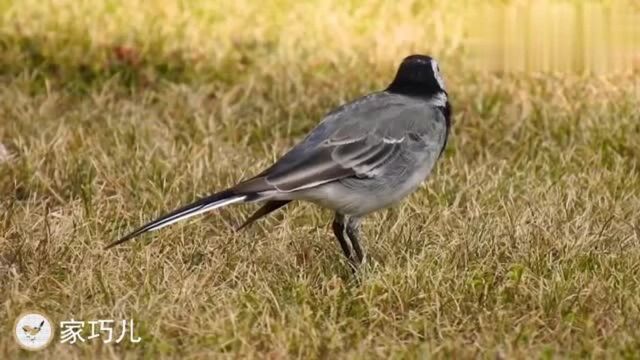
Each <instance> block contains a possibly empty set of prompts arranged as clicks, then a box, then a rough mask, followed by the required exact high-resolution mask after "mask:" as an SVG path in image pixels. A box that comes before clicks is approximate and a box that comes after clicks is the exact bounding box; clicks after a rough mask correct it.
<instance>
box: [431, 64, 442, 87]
mask: <svg viewBox="0 0 640 360" xmlns="http://www.w3.org/2000/svg"><path fill="white" fill-rule="evenodd" d="M431 69H432V70H433V76H435V78H436V81H437V82H438V85H440V88H441V89H442V90H445V87H444V79H443V78H442V75H440V67H439V66H438V62H437V61H435V60H434V59H431Z"/></svg>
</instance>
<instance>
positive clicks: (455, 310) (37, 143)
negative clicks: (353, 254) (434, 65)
mask: <svg viewBox="0 0 640 360" xmlns="http://www.w3.org/2000/svg"><path fill="white" fill-rule="evenodd" d="M0 13H1V18H0V20H1V24H0V145H2V146H3V149H4V150H3V149H0V279H2V280H3V281H0V309H1V310H0V324H1V325H0V326H2V334H8V333H9V332H10V331H11V330H10V328H9V327H10V326H11V325H12V324H13V321H14V319H15V318H16V317H17V316H18V314H20V312H22V311H23V310H24V309H33V308H36V309H41V310H43V311H44V312H45V313H47V314H48V315H49V316H50V317H52V318H53V320H54V321H60V320H65V319H70V318H74V319H83V320H92V319H116V320H118V319H128V318H134V319H135V320H136V324H137V325H139V327H138V328H137V329H138V330H139V333H138V334H139V335H140V336H142V337H143V338H144V340H143V342H142V343H141V344H137V345H134V344H121V345H117V346H113V345H108V346H107V345H103V344H101V343H100V342H93V343H91V344H82V345H78V346H68V345H64V344H59V343H57V342H54V344H53V345H52V346H51V347H50V348H48V349H47V350H46V351H45V355H46V356H49V357H51V358H56V359H58V358H87V357H102V358H119V357H121V358H139V357H153V358H157V357H161V358H162V357H164V358H178V357H179V358H211V357H223V358H229V357H243V358H244V357H247V358H260V359H262V358H271V359H278V358H289V357H300V358H422V357H431V356H436V357H459V358H466V357H477V356H481V355H484V356H485V357H491V358H526V357H531V356H535V357H540V358H553V357H579V356H588V355H590V354H593V355H594V356H596V357H628V358H634V357H637V355H638V354H639V353H640V341H639V339H640V333H639V328H638V326H637V324H638V323H640V310H639V309H640V283H639V281H640V267H639V266H638V264H640V223H638V215H637V214H638V213H640V187H639V186H638V184H639V183H640V171H639V169H640V164H639V162H638V159H640V148H639V147H638V138H640V114H639V113H638V109H639V108H640V100H639V99H640V85H639V84H638V70H639V69H638V50H639V48H638V47H639V42H638V25H637V24H638V23H639V22H638V14H639V13H640V10H639V9H638V5H637V2H634V1H631V0H629V1H625V0H618V1H560V0H558V1H551V0H539V1H531V2H527V1H497V0H496V1H482V2H481V1H470V0H469V1H464V0H459V1H442V0H441V1H408V0H399V1H337V0H327V1H305V2H300V1H290V0H280V1H265V2H257V1H247V0H244V1H243V0H237V1H204V0H194V1H168V0H161V1H153V2H151V1H142V0H138V1H125V0H95V1H87V0H84V1H82V0H49V1H38V0H15V1H8V0H0ZM414 52H420V53H428V54H431V55H433V56H434V57H436V58H438V59H439V60H440V66H441V69H442V71H443V73H444V77H445V80H446V82H447V86H448V90H449V94H450V96H451V99H452V101H453V106H454V111H455V117H454V128H453V134H452V137H451V140H450V142H449V145H448V148H447V151H446V153H445V156H444V157H443V158H442V160H441V161H440V163H439V165H438V167H437V169H436V172H435V173H434V174H433V176H432V177H431V178H430V180H429V181H428V183H427V184H426V185H425V186H424V187H422V188H421V189H419V190H418V191H417V192H416V194H414V195H412V196H411V197H410V199H408V201H406V202H404V203H403V204H402V205H400V206H397V207H395V208H393V209H390V210H387V211H382V212H379V213H377V214H375V215H372V216H371V217H369V218H368V219H367V220H366V221H365V224H364V228H363V231H364V234H363V235H364V236H363V237H364V239H363V242H364V245H365V247H366V249H367V250H368V251H369V254H370V255H371V257H372V259H374V261H373V263H372V264H371V266H370V267H368V268H367V269H365V270H363V274H362V278H361V282H360V283H359V284H355V283H353V282H351V280H350V279H351V278H350V274H349V271H348V268H347V267H346V265H345V264H344V262H343V260H342V256H341V254H340V250H339V248H338V246H337V244H336V243H335V240H334V239H333V237H332V236H331V233H330V229H329V228H328V227H327V226H326V224H328V222H329V220H330V218H331V214H329V213H328V212H326V211H321V210H319V209H317V208H315V207H312V206H309V205H304V204H298V205H292V206H290V207H289V209H287V216H286V217H283V216H282V214H280V215H276V216H273V217H270V218H269V219H265V220H264V221H261V222H260V223H259V224H257V225H256V226H254V227H252V228H251V229H249V231H246V232H242V233H235V232H234V231H233V228H234V226H235V225H237V224H239V223H241V222H242V220H243V219H244V218H245V217H246V216H247V214H248V213H249V212H250V211H251V210H253V207H252V206H239V207H233V208H230V209H225V210H223V211H219V212H216V213H215V214H212V215H211V216H203V217H202V218H200V219H198V220H197V221H195V220H194V221H192V222H187V223H185V224H181V225H176V226H173V227H169V228H167V229H163V231H162V232H158V233H154V234H153V235H150V236H146V237H144V238H143V239H140V240H139V241H137V242H133V243H131V244H129V245H127V246H123V247H121V248H118V249H115V250H114V251H109V252H105V251H103V250H102V246H103V245H104V244H106V243H109V242H111V241H112V240H113V239H114V238H117V237H118V236H119V235H122V234H123V233H124V232H125V231H127V230H129V229H130V228H131V227H133V226H136V225H139V224H140V223H142V222H144V221H145V220H148V219H150V218H151V217H153V215H158V214H159V213H162V212H164V211H165V210H168V209H171V208H174V207H176V206H177V205H179V204H182V203H185V202H187V201H190V200H193V199H194V198H195V197H196V196H198V195H202V194H205V193H207V192H209V191H213V190H216V189H217V190H219V189H221V188H224V187H225V186H228V185H230V184H231V183H233V182H235V181H237V180H238V179H240V178H243V177H246V176H249V175H251V174H254V173H256V172H258V171H260V170H261V169H263V168H264V167H265V166H267V165H268V164H269V163H270V162H271V161H273V159H275V158H276V157H277V156H278V155H280V154H282V153H283V152H284V151H285V150H286V149H287V148H289V147H290V146H291V145H292V144H293V143H294V142H295V141H296V140H297V139H299V138H300V137H301V136H303V135H304V134H305V133H306V132H307V131H308V130H309V129H310V128H312V127H313V126H314V125H315V124H316V123H317V121H318V120H319V119H320V118H321V117H322V115H323V114H325V113H326V112H327V111H328V110H329V109H331V108H333V107H335V106H337V105H339V104H341V103H344V102H345V101H349V100H351V99H354V98H356V97H358V96H361V95H362V94H365V93H368V92H371V91H374V90H377V89H381V88H383V87H384V86H386V85H387V84H388V82H389V81H390V79H391V78H392V76H393V74H394V72H395V68H396V66H397V65H398V63H399V62H400V60H401V59H402V58H403V57H404V56H406V55H407V54H409V53H414ZM151 240H154V241H153V242H151ZM150 242H151V243H150ZM38 355H39V354H36V355H34V356H33V357H37V356H38ZM16 356H25V357H26V356H27V354H26V353H24V352H22V351H20V350H19V349H18V348H17V345H16V344H15V343H14V341H13V339H11V337H7V336H3V337H2V339H0V358H14V357H16Z"/></svg>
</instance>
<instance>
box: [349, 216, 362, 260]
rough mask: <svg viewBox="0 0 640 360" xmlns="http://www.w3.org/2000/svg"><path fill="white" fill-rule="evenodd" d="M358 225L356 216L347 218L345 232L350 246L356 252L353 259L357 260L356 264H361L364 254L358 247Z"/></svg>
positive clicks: (358, 221) (358, 220)
mask: <svg viewBox="0 0 640 360" xmlns="http://www.w3.org/2000/svg"><path fill="white" fill-rule="evenodd" d="M358 225H360V219H358V218H354V217H350V218H349V219H348V220H347V224H346V230H347V231H346V233H347V237H348V238H349V241H350V242H351V247H352V248H353V251H354V252H355V253H356V259H354V260H356V261H357V263H356V266H358V265H360V264H362V262H363V261H364V258H365V254H364V252H363V251H362V248H361V247H360V240H359V239H358V233H359V231H358Z"/></svg>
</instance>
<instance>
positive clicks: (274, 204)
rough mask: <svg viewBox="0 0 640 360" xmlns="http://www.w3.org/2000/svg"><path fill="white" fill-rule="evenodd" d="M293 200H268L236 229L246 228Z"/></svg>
mask: <svg viewBox="0 0 640 360" xmlns="http://www.w3.org/2000/svg"><path fill="white" fill-rule="evenodd" d="M290 202H291V200H272V201H267V203H266V204H264V205H262V206H261V207H260V209H258V210H256V212H254V213H253V215H251V216H249V218H248V219H247V220H245V222H244V223H243V224H242V225H240V226H239V227H238V228H237V229H236V231H240V230H242V229H244V228H245V227H247V226H249V225H251V224H252V223H253V222H254V221H256V220H258V219H260V218H261V217H263V216H265V215H267V214H269V213H271V212H273V211H276V210H278V209H280V208H281V207H283V206H285V205H287V204H288V203H290Z"/></svg>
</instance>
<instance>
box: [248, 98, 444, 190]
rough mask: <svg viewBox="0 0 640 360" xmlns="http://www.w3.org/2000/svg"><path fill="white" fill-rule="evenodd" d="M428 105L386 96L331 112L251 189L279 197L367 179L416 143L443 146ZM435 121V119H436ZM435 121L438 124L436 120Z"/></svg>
mask: <svg viewBox="0 0 640 360" xmlns="http://www.w3.org/2000/svg"><path fill="white" fill-rule="evenodd" d="M434 114H435V111H434V109H433V108H432V107H430V106H428V104H426V103H425V102H424V101H418V100H414V99H411V98H407V97H404V96H403V97H399V96H397V95H390V94H387V93H377V94H373V95H369V96H366V97H364V98H361V99H359V100H356V101H355V102H353V103H350V104H347V105H345V106H343V107H341V108H339V109H338V110H336V111H334V112H332V113H329V114H328V115H327V116H326V117H325V119H324V120H323V121H322V122H321V123H320V125H318V127H316V128H315V129H314V130H312V131H311V132H310V134H309V135H308V136H307V137H306V138H305V139H304V140H303V141H302V142H300V143H299V144H298V145H296V146H295V147H294V148H293V149H291V151H289V152H288V153H287V154H285V155H284V156H283V157H282V158H280V160H278V162H276V163H275V164H274V165H273V166H271V167H270V168H268V169H267V170H265V171H264V172H262V173H261V174H260V175H258V176H257V177H256V178H254V179H252V180H250V181H249V182H248V184H256V183H258V182H257V180H258V179H259V183H260V184H261V186H264V185H266V184H268V185H269V187H273V188H275V189H277V190H278V191H280V192H291V191H297V190H301V189H306V188H310V187H314V186H318V185H321V184H324V183H327V182H331V181H335V180H338V179H341V178H346V177H352V176H357V177H367V176H372V175H374V174H375V170H376V169H377V168H379V167H380V166H382V165H383V164H385V163H386V162H388V161H390V160H392V159H393V158H394V157H396V156H398V155H399V154H400V153H401V152H402V150H404V149H406V148H407V147H408V146H413V145H412V143H415V142H416V141H419V142H425V141H427V142H428V141H430V140H429V139H430V138H429V137H430V134H431V133H433V136H431V138H433V141H434V142H439V141H440V139H439V135H438V133H439V131H437V130H438V129H436V128H435V126H437V125H434V123H435V122H434V121H429V118H430V117H432V116H434ZM434 120H435V119H434ZM436 122H437V121H436Z"/></svg>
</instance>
